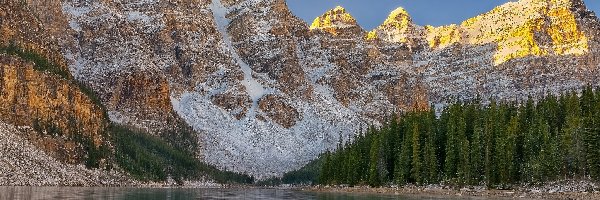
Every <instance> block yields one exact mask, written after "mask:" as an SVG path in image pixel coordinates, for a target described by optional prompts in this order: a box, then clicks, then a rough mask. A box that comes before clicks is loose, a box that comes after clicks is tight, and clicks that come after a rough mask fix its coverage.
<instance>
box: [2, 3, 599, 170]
mask: <svg viewBox="0 0 600 200" xmlns="http://www.w3.org/2000/svg"><path fill="white" fill-rule="evenodd" d="M17 2H18V3H17ZM2 3H4V4H6V5H3V7H0V16H2V18H0V27H1V29H0V33H2V36H5V37H3V38H2V39H4V38H13V39H5V40H2V42H3V44H5V45H6V44H9V43H10V42H11V41H13V43H15V42H16V43H18V44H20V45H21V46H27V44H35V45H30V46H35V48H37V49H40V48H47V49H48V50H44V51H42V50H37V52H48V53H43V55H45V56H46V57H49V58H55V59H52V60H55V62H57V63H65V66H68V69H69V71H70V72H71V73H72V74H73V76H74V77H75V78H76V79H77V80H79V81H81V82H83V83H85V84H86V85H90V86H91V87H92V88H93V89H94V91H95V92H97V93H98V94H99V96H100V100H101V101H102V103H103V104H104V105H105V106H106V107H107V109H108V115H109V117H110V119H111V120H112V121H114V122H117V123H121V124H127V125H132V126H136V127H138V128H140V129H145V130H147V131H148V132H150V133H154V134H158V135H161V136H162V137H163V138H165V139H169V138H179V139H176V140H173V143H175V144H178V143H179V144H180V143H183V142H182V141H188V142H187V143H185V144H180V145H179V146H184V147H186V148H190V149H195V150H196V152H197V153H198V156H199V157H201V158H202V159H204V160H205V161H207V162H208V163H210V164H214V165H216V166H219V167H221V168H222V169H228V170H233V171H236V172H247V173H249V174H251V175H254V176H257V177H258V178H264V177H269V176H277V175H281V174H282V173H284V172H286V171H289V170H292V169H295V168H298V167H300V166H302V165H303V164H305V163H306V162H308V161H309V160H311V159H313V158H315V157H316V156H317V155H318V154H320V153H322V152H323V151H326V150H328V149H333V148H335V146H336V144H337V143H338V142H339V141H347V140H349V139H350V138H351V137H352V136H353V135H354V133H356V132H357V131H359V130H360V128H361V127H365V126H367V125H368V124H375V125H378V124H381V123H383V122H384V121H383V120H384V119H386V118H387V117H389V116H390V115H392V114H394V113H400V112H405V111H410V110H419V109H425V108H427V107H428V106H429V105H430V104H431V103H443V102H445V101H449V100H455V99H457V98H458V99H472V98H475V97H476V96H477V95H479V96H481V97H483V98H494V99H498V100H514V99H518V98H522V97H526V96H528V95H532V96H540V95H543V94H545V93H547V92H554V93H557V92H561V91H565V90H572V89H578V88H581V87H582V86H584V85H586V84H593V85H598V83H597V81H596V80H599V79H598V78H600V77H598V76H599V73H598V67H599V62H600V61H599V60H598V49H599V46H598V41H599V39H598V36H599V34H598V30H600V29H599V28H600V25H599V23H598V18H597V17H596V16H595V15H594V14H593V13H592V12H590V11H588V10H587V9H586V8H585V5H584V4H583V2H582V1H581V0H520V1H517V2H510V3H507V4H505V5H502V6H499V7H498V8H496V9H494V10H492V11H490V12H488V13H485V14H482V15H480V16H476V17H474V18H472V19H469V20H466V21H465V22H463V23H461V24H459V25H448V26H442V27H432V26H419V25H416V24H414V23H413V21H412V19H411V17H410V15H409V13H408V12H406V10H404V9H402V8H399V9H397V10H395V11H393V12H392V13H391V14H390V16H389V18H388V19H387V20H385V22H383V24H382V25H381V26H379V27H377V28H376V29H375V30H372V31H365V30H363V29H362V28H361V27H360V26H359V25H358V24H357V23H356V20H355V19H354V18H353V17H352V15H351V14H350V13H348V12H347V11H346V10H345V9H344V8H342V7H336V8H334V9H332V10H330V11H328V12H326V13H325V14H323V15H321V16H319V17H317V18H316V19H315V20H314V22H313V23H312V25H310V26H309V25H307V24H306V23H304V22H303V21H301V20H300V19H298V18H297V17H295V16H294V15H293V14H292V13H291V12H290V11H289V9H288V8H287V5H286V4H285V1H284V0H211V1H208V0H199V1H198V0H187V1H156V0H149V1H140V2H121V1H74V0H63V1H50V2H49V3H44V2H42V1H39V0H29V1H27V2H26V3H25V4H23V3H22V1H14V2H13V1H8V3H6V1H3V2H2ZM19 9H20V11H19V12H15V10H19ZM14 13H30V14H29V15H26V14H22V15H21V14H17V15H15V14H14ZM31 13H33V14H35V15H36V16H39V18H35V17H27V16H30V15H31ZM19 18H21V19H24V20H16V19H19ZM31 24H34V25H35V26H33V27H34V28H28V27H32V26H29V25H31ZM35 27H37V28H35ZM46 27H48V28H46ZM21 32H24V33H35V34H18V33H21ZM23 35H30V36H28V37H31V38H23ZM36 35H40V37H38V36H36ZM41 36H44V37H43V38H51V39H48V40H42V39H40V38H42V37H41ZM27 47H28V48H29V46H27ZM35 48H34V47H31V48H30V49H35ZM188 129H193V130H194V131H195V132H197V133H198V137H197V138H195V137H194V138H183V137H181V134H179V133H178V131H172V130H188ZM196 139H198V140H199V142H200V148H196V147H197V142H196Z"/></svg>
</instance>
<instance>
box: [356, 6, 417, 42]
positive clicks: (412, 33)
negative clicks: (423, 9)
mask: <svg viewBox="0 0 600 200" xmlns="http://www.w3.org/2000/svg"><path fill="white" fill-rule="evenodd" d="M377 39H379V40H382V41H386V42H390V43H401V44H406V45H407V46H408V48H409V49H411V50H412V49H414V48H415V47H419V48H420V47H423V46H424V45H423V44H421V43H422V42H423V41H424V36H423V31H422V28H421V27H419V26H417V25H416V24H414V23H413V20H412V18H411V16H410V14H409V13H408V12H407V11H406V10H405V9H404V8H402V7H399V8H397V9H396V10H394V11H392V12H391V13H390V15H389V16H388V18H387V19H386V20H385V21H384V22H383V24H382V25H380V26H379V27H377V28H375V29H374V30H372V31H370V32H369V33H368V34H367V40H377Z"/></svg>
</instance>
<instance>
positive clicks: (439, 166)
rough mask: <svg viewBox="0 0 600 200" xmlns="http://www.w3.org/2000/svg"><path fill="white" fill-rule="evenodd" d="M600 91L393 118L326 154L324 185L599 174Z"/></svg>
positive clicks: (495, 182)
mask: <svg viewBox="0 0 600 200" xmlns="http://www.w3.org/2000/svg"><path fill="white" fill-rule="evenodd" d="M599 128H600V91H598V90H593V89H592V88H591V87H587V88H586V89H584V90H583V91H582V92H581V93H575V92H573V93H567V94H563V95H559V96H555V95H551V94H549V95H547V96H546V97H544V98H541V99H538V100H537V101H534V100H533V98H529V100H527V101H525V102H520V103H508V102H503V103H500V102H495V101H491V102H490V103H486V104H482V103H481V102H480V101H479V100H474V101H470V102H457V103H453V104H450V105H448V106H446V107H445V108H444V109H443V111H441V113H436V112H435V109H434V108H433V106H432V108H430V109H429V110H428V111H414V112H409V113H405V114H403V115H402V116H401V117H392V119H390V120H389V122H387V123H386V124H385V125H383V126H382V127H380V128H375V127H369V128H367V129H366V130H365V131H361V133H359V134H357V135H356V136H355V138H354V140H353V142H351V143H347V144H342V143H341V142H340V144H339V145H338V148H337V151H335V152H327V153H325V154H324V155H322V157H321V158H320V159H321V162H320V170H319V171H320V172H319V173H318V177H316V178H317V179H318V180H315V181H316V182H318V183H320V184H348V185H370V186H373V187H377V186H382V185H388V184H398V185H405V184H416V185H424V184H438V183H444V184H450V185H456V186H464V185H486V186H488V187H490V188H509V187H511V186H512V185H515V184H521V183H543V182H547V181H554V180H563V179H592V180H595V181H597V180H600V129H599Z"/></svg>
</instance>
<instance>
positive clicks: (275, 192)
mask: <svg viewBox="0 0 600 200" xmlns="http://www.w3.org/2000/svg"><path fill="white" fill-rule="evenodd" d="M4 199H134V200H135V199H143V200H146V199H149V200H152V199H208V200H210V199H267V200H268V199H307V200H311V199H323V200H342V199H343V200H346V199H348V200H374V199H402V200H416V199H444V198H442V197H437V198H436V197H419V196H398V195H377V194H340V193H316V192H304V191H295V190H283V189H254V188H253V189H239V188H236V189H180V188H73V187H0V200H4Z"/></svg>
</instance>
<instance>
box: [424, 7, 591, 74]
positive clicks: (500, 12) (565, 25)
mask: <svg viewBox="0 0 600 200" xmlns="http://www.w3.org/2000/svg"><path fill="white" fill-rule="evenodd" d="M577 2H579V3H577ZM581 5H583V3H582V2H580V1H579V0H578V1H572V0H521V1H517V2H509V3H506V4H504V5H501V6H498V7H496V8H495V9H493V10H492V11H490V12H487V13H484V14H481V15H479V16H476V17H473V18H471V19H468V20H466V21H464V22H462V23H461V24H460V25H450V26H442V27H432V26H427V27H426V29H427V41H428V43H429V47H430V48H432V49H442V48H446V47H448V46H450V45H452V44H454V43H460V44H462V45H485V44H496V45H497V50H496V53H495V55H494V56H493V62H494V65H500V64H502V63H505V62H507V61H509V60H512V59H517V58H525V57H529V56H545V55H583V54H585V53H586V52H588V38H587V37H586V36H585V34H584V33H583V32H582V31H581V29H580V25H579V24H578V20H579V19H578V16H579V15H576V14H575V13H574V11H575V10H581V9H575V7H574V6H579V7H580V6H581ZM583 10H586V9H583Z"/></svg>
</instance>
